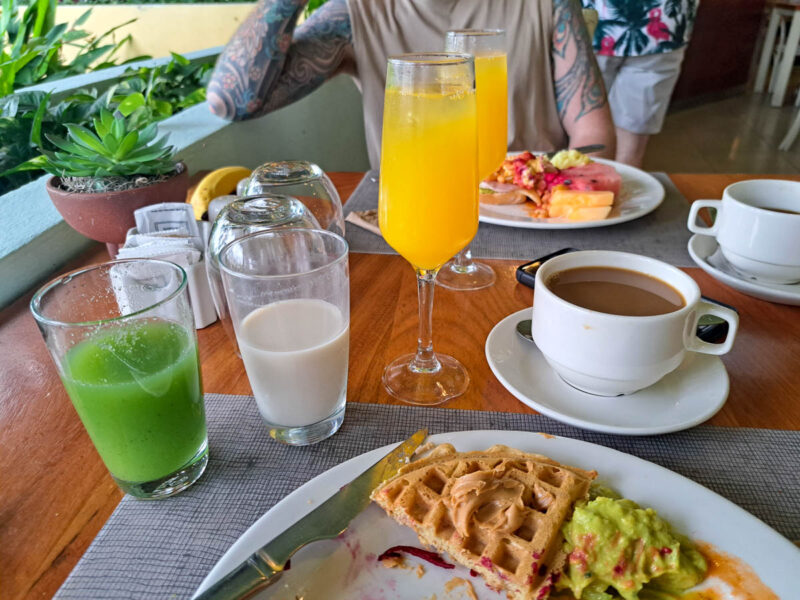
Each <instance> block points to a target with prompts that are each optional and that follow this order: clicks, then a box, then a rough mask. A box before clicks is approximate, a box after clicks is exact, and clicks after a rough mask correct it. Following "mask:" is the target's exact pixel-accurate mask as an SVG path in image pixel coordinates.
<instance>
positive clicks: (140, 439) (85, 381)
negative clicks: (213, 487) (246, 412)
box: [31, 258, 208, 499]
mask: <svg viewBox="0 0 800 600" xmlns="http://www.w3.org/2000/svg"><path fill="white" fill-rule="evenodd" d="M31 311H32V312H33V316H34V317H35V319H36V323H37V324H38V326H39V329H40V331H41V332H42V335H43V336H44V340H45V342H46V344H47V348H48V350H49V351H50V354H51V355H52V357H53V361H54V362H55V363H56V367H57V368H58V374H59V376H60V377H61V381H62V382H63V383H64V387H65V388H66V390H67V394H69V397H70V399H71V400H72V404H73V406H74V407H75V410H76V411H77V413H78V416H79V417H80V419H81V421H82V422H83V426H84V427H85V428H86V431H87V433H88V434H89V437H90V438H91V439H92V442H93V443H94V446H95V448H96V449H97V452H98V453H99V454H100V457H101V458H102V459H103V462H104V463H105V465H106V467H107V468H108V470H109V472H110V473H111V476H112V477H113V478H114V481H116V483H117V485H119V487H120V488H121V489H122V491H123V492H125V493H126V494H130V495H132V496H136V497H138V498H148V499H149V498H164V497H166V496H171V495H173V494H176V493H178V492H180V491H181V490H184V489H186V488H187V487H188V486H190V485H191V484H192V483H194V482H195V481H196V480H197V478H198V477H200V475H201V474H202V473H203V471H204V469H205V467H206V463H207V462H208V443H207V436H206V416H205V406H204V404H203V386H202V383H201V379H200V364H199V359H198V354H197V338H196V332H195V326H194V318H193V316H192V309H191V306H190V305H189V297H188V294H187V291H186V273H185V272H184V271H183V269H181V268H180V267H179V266H178V265H176V264H174V263H171V262H167V261H163V260H156V259H143V258H136V259H128V260H118V261H112V262H108V263H104V264H100V265H95V266H91V267H87V268H85V269H79V270H77V271H72V272H71V273H67V274H66V275H62V276H61V277H58V278H57V279H54V280H53V281H51V282H50V283H48V284H46V285H45V286H43V287H42V288H41V289H40V290H39V291H38V292H36V294H35V295H34V297H33V299H32V300H31Z"/></svg>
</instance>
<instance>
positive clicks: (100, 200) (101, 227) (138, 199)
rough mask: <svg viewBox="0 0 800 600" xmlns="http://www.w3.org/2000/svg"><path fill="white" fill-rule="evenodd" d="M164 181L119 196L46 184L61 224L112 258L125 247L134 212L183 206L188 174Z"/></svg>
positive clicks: (52, 181)
mask: <svg viewBox="0 0 800 600" xmlns="http://www.w3.org/2000/svg"><path fill="white" fill-rule="evenodd" d="M180 165H181V166H182V167H183V170H182V171H181V172H180V173H176V174H175V175H174V176H173V177H170V178H169V179H167V180H166V181H161V182H159V183H154V184H153V185H148V186H146V187H141V188H136V189H133V190H124V191H121V192H95V193H74V192H67V191H65V190H63V189H61V187H60V185H59V178H58V177H51V178H50V179H48V180H47V193H48V194H50V199H51V200H52V201H53V204H54V205H55V207H56V210H58V212H59V213H61V216H62V217H64V220H65V221H66V222H67V223H68V224H69V226H70V227H72V228H73V229H74V230H75V231H77V232H78V233H82V234H83V235H85V236H86V237H88V238H90V239H93V240H97V241H98V242H105V244H106V247H107V248H108V254H109V255H110V256H111V258H115V257H116V255H117V251H118V250H119V247H120V245H122V244H124V243H125V234H126V233H127V232H128V229H130V228H131V227H134V226H135V225H136V221H135V219H134V217H133V211H135V210H137V209H139V208H142V207H143V206H149V205H150V204H158V203H159V202H186V191H187V190H188V189H189V170H188V169H187V168H186V165H184V164H183V163H180Z"/></svg>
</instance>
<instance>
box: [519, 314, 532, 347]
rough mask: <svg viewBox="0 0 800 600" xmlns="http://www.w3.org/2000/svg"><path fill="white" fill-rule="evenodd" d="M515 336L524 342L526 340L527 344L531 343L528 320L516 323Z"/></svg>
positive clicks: (529, 321)
mask: <svg viewBox="0 0 800 600" xmlns="http://www.w3.org/2000/svg"><path fill="white" fill-rule="evenodd" d="M517 335H519V337H521V338H523V339H525V340H528V341H529V342H532V341H533V336H532V335H531V320H530V319H522V321H520V322H519V323H517Z"/></svg>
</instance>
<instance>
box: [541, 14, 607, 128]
mask: <svg viewBox="0 0 800 600" xmlns="http://www.w3.org/2000/svg"><path fill="white" fill-rule="evenodd" d="M553 20H554V23H555V27H554V29H553V48H552V53H553V68H554V71H555V73H554V76H555V94H556V104H557V106H558V114H559V116H560V117H561V121H562V123H563V122H565V121H566V120H567V119H570V118H571V120H573V121H577V120H578V119H580V118H581V117H582V116H584V115H586V114H588V113H590V112H592V111H593V110H595V109H597V108H601V107H603V106H605V105H606V94H605V89H604V87H603V80H602V78H601V77H600V71H599V70H598V68H597V62H596V60H595V57H594V53H593V51H592V44H591V41H590V40H589V33H588V31H587V30H586V24H585V23H584V21H583V14H582V12H581V7H580V5H579V3H578V2H577V1H576V0H553Z"/></svg>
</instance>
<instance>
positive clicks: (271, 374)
mask: <svg viewBox="0 0 800 600" xmlns="http://www.w3.org/2000/svg"><path fill="white" fill-rule="evenodd" d="M237 333H238V339H239V347H240V349H241V351H242V359H243V360H244V366H245V370H246V371H247V377H248V378H249V380H250V385H251V386H252V388H253V394H254V395H255V398H256V402H257V404H258V410H259V412H260V413H261V416H262V417H263V418H264V419H265V420H266V421H267V422H268V423H270V424H273V425H283V426H288V427H299V426H304V425H311V424H313V423H317V422H319V421H322V420H323V419H326V418H328V417H330V416H331V415H332V414H333V413H335V412H336V411H337V410H338V409H339V408H341V407H342V406H344V402H345V399H346V395H347V357H348V351H349V338H350V324H349V323H347V322H345V319H344V318H343V316H342V312H341V310H339V308H338V307H337V306H335V305H333V304H331V303H330V302H326V301H325V300H316V299H295V300H282V301H279V302H274V303H272V304H268V305H266V306H262V307H260V308H257V309H255V310H254V311H252V312H251V313H250V314H248V315H247V316H246V317H245V318H244V319H242V321H241V323H240V324H239V329H238V331H237Z"/></svg>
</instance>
